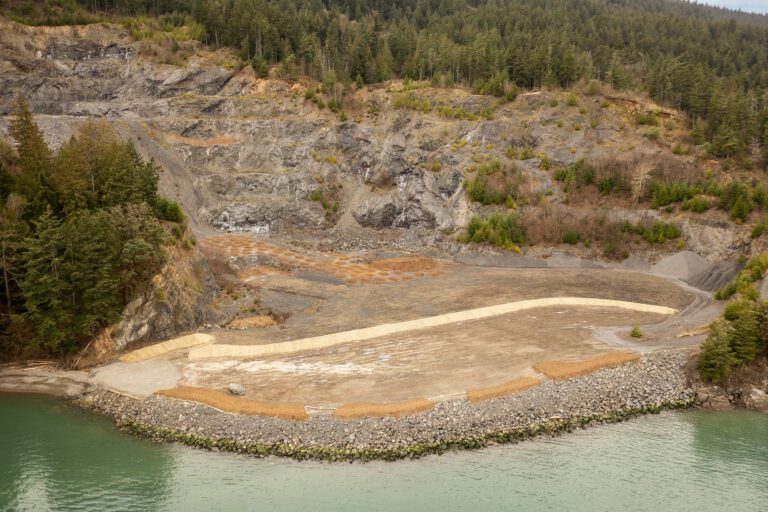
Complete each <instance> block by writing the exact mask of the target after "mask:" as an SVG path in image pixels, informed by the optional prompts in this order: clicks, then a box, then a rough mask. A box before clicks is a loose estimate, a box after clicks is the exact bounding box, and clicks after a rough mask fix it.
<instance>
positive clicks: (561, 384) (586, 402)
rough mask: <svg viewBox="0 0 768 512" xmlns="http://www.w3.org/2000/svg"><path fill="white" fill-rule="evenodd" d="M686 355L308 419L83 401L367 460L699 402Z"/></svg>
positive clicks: (188, 427)
mask: <svg viewBox="0 0 768 512" xmlns="http://www.w3.org/2000/svg"><path fill="white" fill-rule="evenodd" d="M687 360H688V354H687V353H686V352H680V351H664V352H657V353H653V354H648V355H644V356H643V358H642V360H641V361H640V362H638V363H635V364H628V365H623V366H619V367H616V368H610V369H604V370H601V371H598V372H596V373H593V374H591V375H586V376H583V377H577V378H573V379H569V380H566V381H545V382H543V383H542V384H541V385H540V386H538V387H535V388H532V389H530V390H528V391H525V392H522V393H519V394H516V395H511V396H507V397H502V398H498V399H495V400H489V401H486V402H481V403H478V404H470V403H469V402H467V401H466V400H453V401H448V402H442V403H439V404H437V405H436V407H435V409H434V410H433V411H431V412H429V413H425V414H419V415H415V416H410V417H404V418H376V419H374V418H366V419H360V420H347V421H344V420H338V419H335V418H333V417H330V416H313V417H311V419H310V420H308V421H306V422H293V421H287V420H281V419H275V418H269V417H251V416H238V415H233V414H227V413H223V412H220V411H217V410H215V409H212V408H210V407H207V406H204V405H200V404H195V403H191V402H183V401H179V400H173V399H168V398H162V397H155V396H153V397H149V398H147V399H144V400H135V399H132V398H128V397H124V396H121V395H117V394H114V393H111V392H107V391H102V390H99V391H94V392H91V393H90V394H89V395H88V396H86V397H85V398H84V399H83V400H82V401H81V403H82V404H84V405H86V406H89V407H92V408H93V409H95V410H96V411H98V412H100V413H102V414H105V415H108V416H110V417H112V418H114V420H115V421H116V422H117V424H118V425H119V426H120V427H121V428H124V429H125V430H128V431H131V432H134V433H137V434H141V435H146V436H149V437H153V438H156V439H161V440H167V441H177V442H182V443H185V444H189V445H193V446H199V447H203V448H208V449H213V450H227V451H235V452H241V453H250V454H254V455H259V456H264V455H269V454H274V455H283V456H289V457H294V458H297V459H306V458H318V459H326V460H352V459H358V460H369V459H376V458H381V459H388V460H393V459H398V458H404V457H417V456H420V455H424V454H427V453H440V452H442V451H445V450H447V449H452V448H477V447H480V446H485V445H490V444H496V443H501V442H515V441H518V440H520V439H524V438H527V437H531V436H535V435H541V434H556V433H561V432H566V431H571V430H573V429H576V428H581V427H583V426H586V425H590V424H596V423H603V422H615V421H621V420H622V419H624V418H627V417H630V416H633V415H636V414H642V413H648V412H658V411H660V410H662V409H669V408H678V407H686V406H689V405H692V403H693V401H694V397H695V394H694V392H693V390H691V389H690V388H689V387H688V386H687V382H686V377H685V371H684V366H685V364H686V361H687Z"/></svg>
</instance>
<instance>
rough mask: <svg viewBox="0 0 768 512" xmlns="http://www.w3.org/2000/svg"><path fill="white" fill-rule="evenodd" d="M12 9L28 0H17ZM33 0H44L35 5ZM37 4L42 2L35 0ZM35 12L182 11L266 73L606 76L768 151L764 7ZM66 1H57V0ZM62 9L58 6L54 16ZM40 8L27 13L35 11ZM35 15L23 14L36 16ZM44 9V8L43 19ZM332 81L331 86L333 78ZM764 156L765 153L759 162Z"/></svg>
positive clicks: (304, 4)
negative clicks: (759, 11) (748, 10)
mask: <svg viewBox="0 0 768 512" xmlns="http://www.w3.org/2000/svg"><path fill="white" fill-rule="evenodd" d="M10 4H12V5H14V6H15V10H14V9H13V8H12V9H10V11H9V12H11V13H16V17H17V18H19V19H24V16H23V15H22V13H23V12H25V11H24V8H25V6H26V8H27V10H29V9H33V6H30V2H28V1H24V0H22V1H18V0H16V1H14V2H10ZM32 4H35V2H32ZM38 4H39V3H38ZM45 5H46V6H49V7H48V9H49V11H50V13H49V15H48V17H47V18H45V17H44V15H43V14H44V13H43V14H40V15H39V17H42V19H47V20H49V22H55V21H56V20H57V19H59V18H61V19H66V20H71V19H72V18H73V16H75V14H74V13H75V11H76V8H79V9H80V11H81V12H85V13H89V14H90V15H92V16H98V15H103V14H110V13H112V14H119V15H137V14H143V15H152V16H165V15H169V13H182V14H184V15H186V16H191V18H192V19H194V20H195V21H196V22H197V23H199V24H201V25H202V26H203V27H204V35H203V36H202V39H203V41H204V42H206V43H208V44H209V45H212V46H214V47H221V46H227V47H232V48H235V49H237V50H238V51H239V52H240V55H241V57H242V58H243V59H244V60H248V61H251V62H252V63H253V67H254V69H255V70H256V71H257V73H266V71H267V69H268V67H269V66H270V65H275V64H280V65H281V66H283V67H284V68H285V70H286V71H287V72H286V74H287V75H288V76H297V74H302V75H305V76H308V77H310V78H312V79H315V80H317V81H320V82H323V83H329V82H330V83H337V82H338V83H340V84H344V85H349V84H351V83H358V84H369V83H376V82H382V81H385V80H387V79H390V78H394V77H401V78H405V77H408V78H411V79H418V80H431V81H434V82H435V83H438V84H443V85H452V84H464V85H467V86H469V87H472V88H473V89H475V90H476V91H477V92H481V93H489V94H496V95H499V96H501V95H503V94H504V93H505V91H504V89H505V87H506V88H509V87H510V85H511V84H514V85H515V86H517V87H522V88H538V87H548V86H555V87H570V86H572V85H573V84H575V83H577V82H579V81H580V80H599V81H601V82H603V83H606V84H610V85H611V86H613V87H614V88H616V89H633V90H644V91H647V92H648V93H650V95H651V96H652V97H653V98H654V99H655V100H656V101H658V102H659V103H661V104H663V105H666V106H671V107H676V108H680V109H682V110H684V111H686V112H687V113H688V114H689V115H690V122H691V127H692V128H695V130H694V134H695V136H696V137H697V138H699V139H700V142H701V143H706V144H708V147H709V149H710V152H711V154H713V155H714V156H717V157H723V158H739V159H741V160H742V162H741V163H743V164H750V163H751V162H750V161H749V159H750V158H751V157H752V156H753V154H756V153H757V150H756V147H762V148H763V153H762V155H761V157H760V158H762V160H763V163H765V162H766V161H768V151H767V150H765V148H768V102H767V101H766V89H767V88H768V50H767V48H768V17H767V16H763V15H748V14H744V13H737V12H734V11H728V10H725V9H718V8H711V7H707V6H703V5H697V4H695V3H688V2H682V1H680V2H675V1H668V0H367V1H362V0H52V1H49V2H46V3H45ZM53 6H57V8H58V11H54V10H53ZM53 13H58V15H57V16H58V17H59V18H57V16H55V15H54V14H53ZM29 16H31V15H29ZM29 16H28V17H29ZM35 19H36V18H35ZM327 89H329V90H330V89H332V87H328V88H327ZM755 163H757V162H755Z"/></svg>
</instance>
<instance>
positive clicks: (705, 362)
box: [699, 320, 736, 382]
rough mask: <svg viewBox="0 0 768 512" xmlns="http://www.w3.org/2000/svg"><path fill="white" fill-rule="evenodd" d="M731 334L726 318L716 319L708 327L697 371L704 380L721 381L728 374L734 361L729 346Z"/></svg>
mask: <svg viewBox="0 0 768 512" xmlns="http://www.w3.org/2000/svg"><path fill="white" fill-rule="evenodd" d="M731 336H732V332H731V326H730V324H729V323H728V322H727V321H726V320H716V321H715V322H713V323H712V325H711V326H710V327H709V335H708V336H707V339H706V341H705V342H704V343H702V345H701V359H699V373H700V374H701V376H702V377H703V378H704V379H705V380H708V381H711V382H721V381H722V380H723V379H725V378H726V377H728V375H730V373H731V370H732V368H733V365H734V364H735V362H736V361H735V358H734V356H733V352H732V351H731V348H730V342H731Z"/></svg>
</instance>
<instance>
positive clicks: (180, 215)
mask: <svg viewBox="0 0 768 512" xmlns="http://www.w3.org/2000/svg"><path fill="white" fill-rule="evenodd" d="M155 215H157V218H158V219H160V220H167V221H170V222H176V223H179V224H181V223H183V222H184V221H185V220H186V216H185V215H184V210H182V209H181V206H180V205H179V203H177V202H175V201H171V200H170V199H165V198H163V197H158V198H157V200H156V201H155Z"/></svg>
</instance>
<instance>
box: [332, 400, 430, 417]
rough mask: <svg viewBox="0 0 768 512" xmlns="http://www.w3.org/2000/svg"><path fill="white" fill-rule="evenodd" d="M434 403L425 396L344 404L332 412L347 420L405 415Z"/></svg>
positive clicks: (419, 410)
mask: <svg viewBox="0 0 768 512" xmlns="http://www.w3.org/2000/svg"><path fill="white" fill-rule="evenodd" d="M434 407H435V403H434V402H432V401H430V400H427V399H426V398H421V399H416V400H409V401H407V402H400V403H391V404H367V403H357V404H344V405H342V406H340V407H337V408H336V410H335V411H334V412H333V415H334V416H335V417H336V418H340V419H344V420H349V419H355V418H381V417H385V416H393V417H396V418H397V417H400V416H407V415H411V414H417V413H420V412H427V411H431V410H432V409H434Z"/></svg>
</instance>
